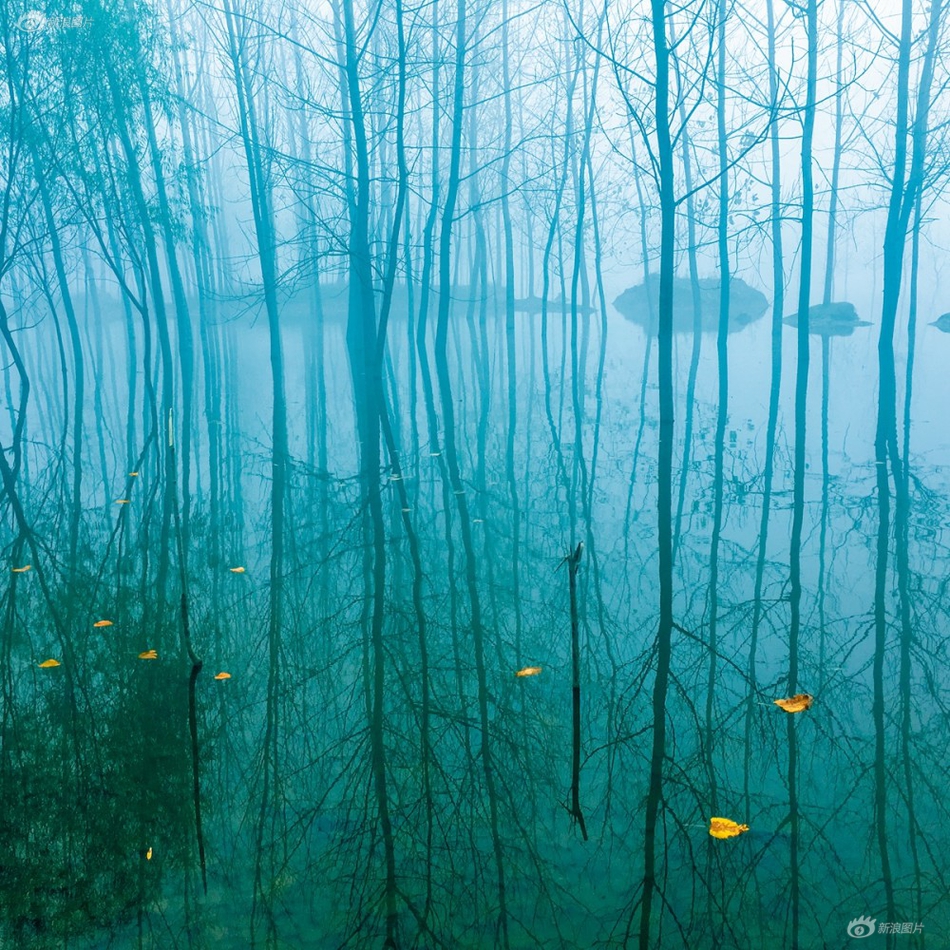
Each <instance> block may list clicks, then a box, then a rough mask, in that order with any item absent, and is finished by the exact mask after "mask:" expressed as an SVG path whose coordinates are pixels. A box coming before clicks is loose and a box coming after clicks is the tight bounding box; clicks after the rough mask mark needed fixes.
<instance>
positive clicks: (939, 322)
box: [930, 313, 950, 333]
mask: <svg viewBox="0 0 950 950" xmlns="http://www.w3.org/2000/svg"><path fill="white" fill-rule="evenodd" d="M930 325H931V326H932V327H936V328H937V329H938V330H941V331H942V332H943V333H950V313H942V314H940V316H939V317H937V319H936V320H934V322H933V323H931V324H930Z"/></svg>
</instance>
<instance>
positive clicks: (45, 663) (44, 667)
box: [40, 659, 60, 670]
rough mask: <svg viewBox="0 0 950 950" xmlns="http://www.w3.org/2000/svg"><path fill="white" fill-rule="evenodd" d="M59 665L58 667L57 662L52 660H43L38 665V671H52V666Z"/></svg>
mask: <svg viewBox="0 0 950 950" xmlns="http://www.w3.org/2000/svg"><path fill="white" fill-rule="evenodd" d="M59 665H60V663H59V660H52V659H50V660H43V662H42V663H40V669H41V670H49V669H52V668H53V667H54V666H59Z"/></svg>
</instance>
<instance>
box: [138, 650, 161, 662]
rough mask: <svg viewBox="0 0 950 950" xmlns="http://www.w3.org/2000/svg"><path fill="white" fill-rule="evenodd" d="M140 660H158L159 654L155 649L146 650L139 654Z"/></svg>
mask: <svg viewBox="0 0 950 950" xmlns="http://www.w3.org/2000/svg"><path fill="white" fill-rule="evenodd" d="M139 659H140V660H157V659H158V654H157V653H156V652H155V651H154V650H146V651H145V652H144V653H140V654H139Z"/></svg>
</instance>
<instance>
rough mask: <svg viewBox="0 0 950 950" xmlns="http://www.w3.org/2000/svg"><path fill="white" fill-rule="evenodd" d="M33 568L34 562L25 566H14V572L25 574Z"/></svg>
mask: <svg viewBox="0 0 950 950" xmlns="http://www.w3.org/2000/svg"><path fill="white" fill-rule="evenodd" d="M32 569H33V565H32V564H24V565H23V567H15V568H13V573H14V574H25V573H26V572H27V571H29V570H32Z"/></svg>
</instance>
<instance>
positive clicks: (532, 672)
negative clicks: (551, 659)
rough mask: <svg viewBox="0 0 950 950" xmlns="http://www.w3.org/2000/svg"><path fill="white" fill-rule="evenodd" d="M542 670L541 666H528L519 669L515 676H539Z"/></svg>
mask: <svg viewBox="0 0 950 950" xmlns="http://www.w3.org/2000/svg"><path fill="white" fill-rule="evenodd" d="M540 672H541V667H540V666H526V667H525V668H524V669H523V670H518V672H517V673H515V676H537V675H538V673H540Z"/></svg>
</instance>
